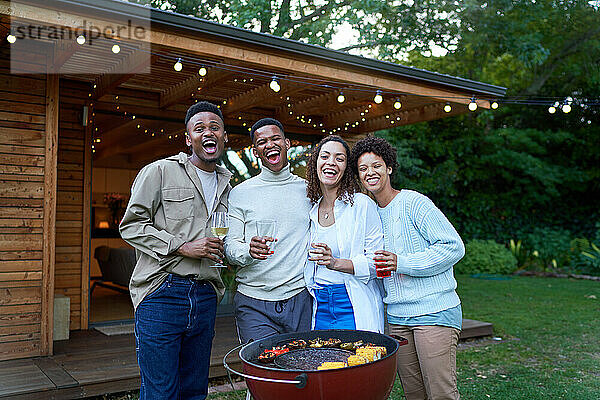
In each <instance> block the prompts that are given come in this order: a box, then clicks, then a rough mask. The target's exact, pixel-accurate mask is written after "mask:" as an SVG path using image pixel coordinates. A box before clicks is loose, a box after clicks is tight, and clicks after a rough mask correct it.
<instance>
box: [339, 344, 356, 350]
mask: <svg viewBox="0 0 600 400" xmlns="http://www.w3.org/2000/svg"><path fill="white" fill-rule="evenodd" d="M340 348H342V349H344V350H350V351H352V350H354V343H342V344H340Z"/></svg>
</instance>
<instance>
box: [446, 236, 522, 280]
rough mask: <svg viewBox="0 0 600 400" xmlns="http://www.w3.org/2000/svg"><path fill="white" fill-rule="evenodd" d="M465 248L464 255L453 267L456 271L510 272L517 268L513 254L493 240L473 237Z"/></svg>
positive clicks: (470, 272)
mask: <svg viewBox="0 0 600 400" xmlns="http://www.w3.org/2000/svg"><path fill="white" fill-rule="evenodd" d="M465 248H466V252H465V257H464V258H463V259H462V260H461V261H460V262H459V263H458V264H456V266H455V267H454V270H455V271H456V273H459V274H511V273H513V272H514V271H515V270H516V269H517V259H516V258H515V256H513V255H512V253H511V252H510V250H509V249H507V248H506V247H504V246H503V245H501V244H499V243H496V242H494V241H493V240H479V239H474V240H471V241H470V242H468V243H467V245H466V246H465Z"/></svg>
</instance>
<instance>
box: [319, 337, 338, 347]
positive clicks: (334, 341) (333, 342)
mask: <svg viewBox="0 0 600 400" xmlns="http://www.w3.org/2000/svg"><path fill="white" fill-rule="evenodd" d="M323 344H324V345H325V346H326V347H340V345H341V344H342V341H341V340H340V339H336V338H331V339H327V340H326V341H325V343H323Z"/></svg>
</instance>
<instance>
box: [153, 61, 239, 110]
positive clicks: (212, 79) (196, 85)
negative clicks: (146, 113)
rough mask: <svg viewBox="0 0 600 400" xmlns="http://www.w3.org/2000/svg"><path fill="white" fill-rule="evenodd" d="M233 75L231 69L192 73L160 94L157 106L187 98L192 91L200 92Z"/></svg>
mask: <svg viewBox="0 0 600 400" xmlns="http://www.w3.org/2000/svg"><path fill="white" fill-rule="evenodd" d="M232 75H233V72H231V71H225V70H219V69H211V70H209V72H208V74H206V76H205V77H201V76H200V75H198V74H194V75H192V76H190V77H189V78H187V79H186V80H184V81H182V82H180V83H178V84H176V85H173V86H172V87H170V88H169V89H167V90H165V91H164V92H162V93H161V94H160V101H159V107H160V108H167V107H170V106H172V105H174V104H177V103H179V102H181V101H184V100H187V99H189V98H190V97H191V94H192V93H201V92H204V91H206V90H207V89H209V88H211V87H215V86H216V85H218V84H219V83H221V82H223V81H224V80H226V79H228V78H229V77H231V76H232Z"/></svg>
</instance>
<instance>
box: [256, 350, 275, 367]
mask: <svg viewBox="0 0 600 400" xmlns="http://www.w3.org/2000/svg"><path fill="white" fill-rule="evenodd" d="M275 357H276V355H275V353H274V352H272V351H270V350H265V351H263V352H262V353H261V354H259V355H258V361H259V362H261V363H263V364H268V363H270V362H272V361H273V360H274V359H275Z"/></svg>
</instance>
